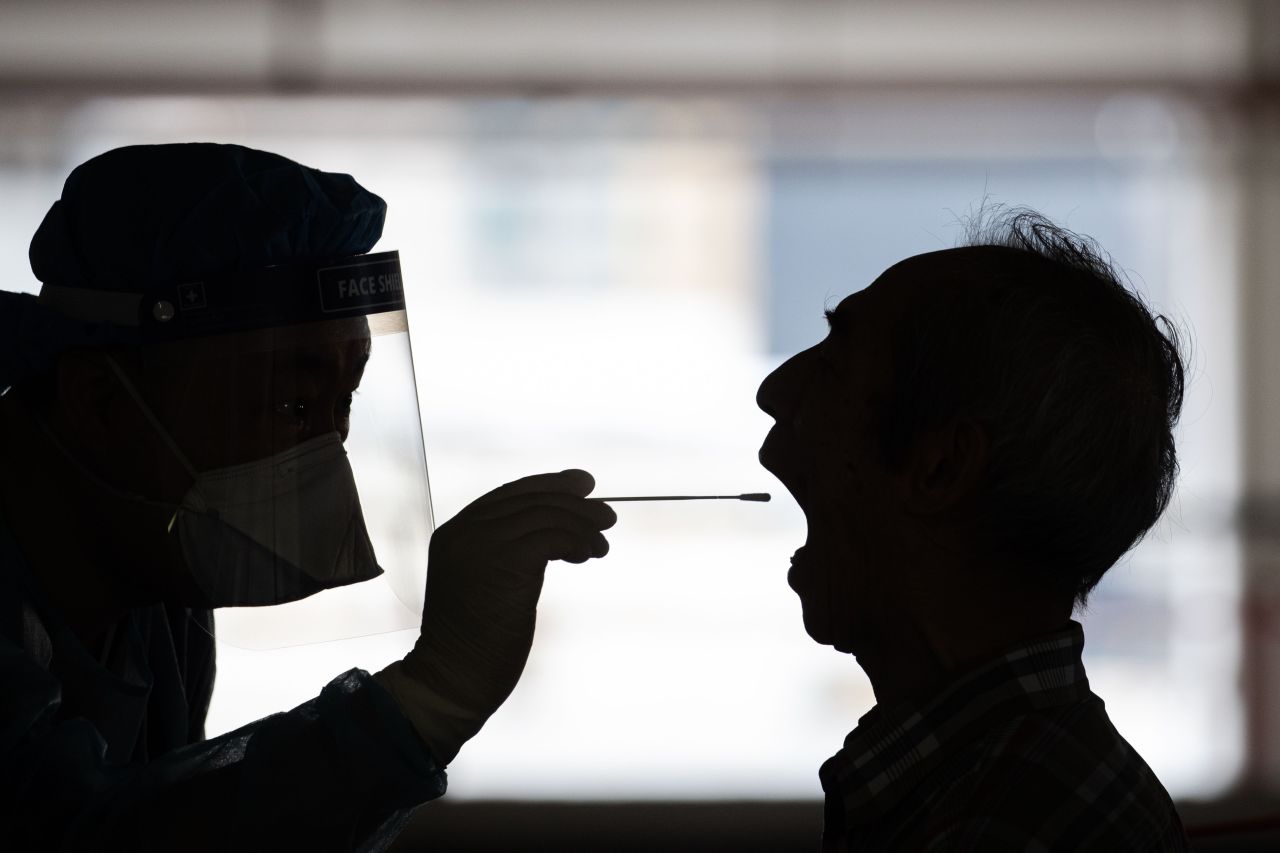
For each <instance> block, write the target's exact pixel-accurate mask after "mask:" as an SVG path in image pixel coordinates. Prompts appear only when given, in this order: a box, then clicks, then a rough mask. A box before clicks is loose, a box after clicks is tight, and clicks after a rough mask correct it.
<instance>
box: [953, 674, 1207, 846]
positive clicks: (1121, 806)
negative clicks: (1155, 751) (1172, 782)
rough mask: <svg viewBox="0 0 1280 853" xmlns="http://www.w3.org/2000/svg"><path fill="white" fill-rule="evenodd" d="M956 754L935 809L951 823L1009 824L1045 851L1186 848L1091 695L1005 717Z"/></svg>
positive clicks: (1143, 771)
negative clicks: (959, 764) (949, 778)
mask: <svg viewBox="0 0 1280 853" xmlns="http://www.w3.org/2000/svg"><path fill="white" fill-rule="evenodd" d="M956 759H957V760H958V761H960V762H963V763H967V770H961V771H960V772H956V773H954V774H953V775H952V778H953V779H954V780H955V783H954V784H953V785H951V786H949V788H948V790H947V791H946V792H945V793H944V794H943V795H942V796H941V797H940V798H939V802H938V803H937V808H938V811H939V813H940V814H949V815H951V816H953V818H954V819H955V820H956V824H955V825H957V826H959V825H961V824H969V825H973V823H974V822H975V821H976V822H978V823H986V824H988V825H991V826H1003V827H1006V829H1008V828H1013V827H1016V828H1018V829H1019V830H1020V831H1021V832H1022V833H1023V834H1024V835H1025V837H1027V838H1034V839H1037V840H1039V841H1040V842H1041V844H1043V845H1044V846H1045V849H1126V850H1181V849H1184V848H1183V846H1182V845H1183V844H1184V840H1183V839H1184V836H1183V831H1182V824H1181V822H1180V820H1179V819H1178V814H1177V811H1176V809H1175V808H1174V805H1173V801H1172V800H1171V799H1170V797H1169V794H1168V792H1167V791H1166V790H1165V788H1164V786H1163V785H1162V784H1161V783H1160V780H1159V779H1158V778H1157V777H1156V775H1155V773H1154V772H1153V771H1152V770H1151V768H1150V767H1149V766H1148V765H1147V763H1146V761H1144V760H1143V759H1142V756H1141V755H1139V754H1138V752H1137V750H1135V749H1134V748H1133V747H1132V746H1131V745H1130V744H1129V742H1128V741H1126V740H1125V739H1124V737H1123V736H1122V735H1121V734H1120V732H1119V731H1118V730H1117V729H1116V727H1115V726H1114V725H1113V724H1112V722H1111V719H1110V717H1108V716H1107V713H1106V710H1105V706H1104V704H1103V702H1102V700H1101V699H1100V698H1098V697H1097V696H1096V695H1094V694H1092V693H1090V694H1088V696H1087V697H1085V698H1083V699H1081V700H1079V701H1076V702H1072V703H1069V704H1063V705H1058V706H1054V707H1051V708H1045V709H1037V710H1034V711H1028V712H1026V713H1022V714H1018V715H1016V716H1013V717H1010V718H1008V719H1006V720H1003V721H1001V723H1000V724H998V725H996V726H994V727H993V728H992V729H991V730H990V731H988V732H987V733H985V735H984V736H983V737H982V738H980V739H979V740H977V741H975V742H974V743H972V744H969V745H967V746H966V748H965V749H963V750H961V751H959V752H958V753H957V755H956ZM956 769H957V770H959V768H956ZM1112 845H1119V846H1114V847H1112Z"/></svg>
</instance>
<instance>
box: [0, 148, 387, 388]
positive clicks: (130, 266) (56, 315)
mask: <svg viewBox="0 0 1280 853" xmlns="http://www.w3.org/2000/svg"><path fill="white" fill-rule="evenodd" d="M386 211H387V205H386V203H385V202H384V201H383V200H382V199H381V198H379V197H378V196H376V195H374V194H373V193H371V192H369V191H368V190H366V189H365V188H364V187H362V186H360V185H359V184H358V183H356V181H355V180H354V179H353V178H352V177H351V176H350V175H343V174H337V173H332V172H321V171H319V170H317V169H311V168H308V167H306V166H302V165H300V164H298V163H295V162H293V161H292V160H289V159H287V158H285V157H281V156H279V155H278V154H270V153H268V152H266V151H256V150H254V149H252V148H245V147H243V146H240V145H218V144H213V143H188V144H174V145H136V146H129V147H126V148H117V149H115V150H113V151H108V152H107V153H105V154H101V155H99V156H97V157H94V158H93V159H92V160H88V161H86V162H85V163H82V164H81V165H79V166H77V167H76V168H75V169H74V170H73V171H72V172H71V174H70V175H69V176H68V177H67V181H66V183H65V184H64V185H63V188H62V198H61V199H59V200H58V201H56V202H54V204H53V207H51V208H50V209H49V212H48V213H47V214H46V215H45V217H44V221H43V222H41V223H40V227H39V228H38V229H37V230H36V234H35V237H34V238H33V239H32V241H31V252H30V256H31V269H32V271H33V272H34V273H35V276H36V278H37V279H39V280H40V281H41V282H43V283H44V284H47V285H54V286H58V287H76V288H87V289H92V290H102V291H126V292H143V291H146V290H148V289H149V288H151V287H153V286H158V285H171V284H179V283H182V282H185V281H191V280H193V279H205V280H207V279H211V278H215V277H220V276H227V275H235V274H236V273H241V272H249V271H252V270H258V269H261V268H263V267H267V266H273V265H277V264H287V263H294V262H300V261H314V260H323V259H330V258H344V257H348V256H351V255H357V254H362V253H364V252H367V251H369V250H370V249H371V248H373V246H374V244H375V243H377V242H378V238H379V237H380V236H381V235H382V224H383V220H384V218H385V217H386ZM130 340H131V337H130V333H128V332H127V331H125V330H123V329H120V328H117V327H114V326H111V325H110V324H108V323H103V322H94V319H93V318H92V317H85V316H79V317H77V318H74V319H72V318H69V317H66V316H64V315H62V314H61V313H60V312H57V311H53V310H51V309H49V308H47V307H45V306H43V305H41V304H39V303H38V302H37V300H36V299H35V298H34V297H31V296H28V295H24V294H15V293H6V292H4V291H0V392H3V391H4V389H6V388H7V387H8V386H9V385H11V384H14V383H17V382H20V381H22V380H23V379H25V378H27V377H29V376H32V375H34V374H38V373H42V372H45V371H47V370H49V369H51V367H52V365H53V363H54V361H55V360H56V358H57V356H58V354H59V353H61V352H64V351H65V350H67V349H70V348H72V347H94V346H107V345H111V344H118V343H128V342H130Z"/></svg>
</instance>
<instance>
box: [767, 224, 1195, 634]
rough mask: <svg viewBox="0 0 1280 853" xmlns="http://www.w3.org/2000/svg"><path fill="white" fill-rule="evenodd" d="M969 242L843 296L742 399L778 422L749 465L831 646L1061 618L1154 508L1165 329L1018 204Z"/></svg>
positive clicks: (1166, 460) (1168, 427)
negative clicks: (900, 624) (1017, 615)
mask: <svg viewBox="0 0 1280 853" xmlns="http://www.w3.org/2000/svg"><path fill="white" fill-rule="evenodd" d="M969 242H970V245H968V246H966V247H964V248H957V249H951V250H946V251H939V252H932V253H929V254H924V255H918V256H916V257H912V258H908V259H907V260H904V261H902V262H900V263H898V264H896V265H894V266H893V267H891V268H890V269H888V270H887V271H885V272H884V273H883V274H882V275H881V276H880V277H879V278H877V279H876V280H875V281H874V282H873V283H872V284H871V285H870V286H869V287H867V288H866V289H864V290H862V291H859V292H857V293H854V294H853V295H851V296H849V297H847V298H846V299H844V300H843V301H841V302H840V304H839V305H838V307H837V308H836V309H835V310H834V311H829V312H828V319H829V321H830V333H829V334H828V335H827V337H826V338H825V339H824V340H823V341H821V342H820V343H818V344H817V345H815V346H814V347H812V348H810V349H807V350H805V351H803V352H801V353H799V354H798V355H796V356H794V357H793V358H791V359H790V360H788V361H787V362H786V363H784V364H783V365H782V366H781V367H779V368H778V369H777V370H776V371H774V372H773V373H772V374H771V375H770V376H768V377H767V378H766V379H765V380H764V382H763V383H762V384H761V386H760V389H759V393H758V395H757V402H758V404H759V406H760V408H761V409H763V410H764V411H765V412H766V413H768V414H769V415H771V416H772V417H773V418H774V420H775V421H776V423H775V425H774V427H773V428H772V429H771V430H770V432H769V434H768V436H767V438H766V439H765V441H764V444H763V446H762V447H761V450H760V459H761V462H762V464H763V465H764V466H765V467H766V468H768V469H769V470H770V471H771V472H773V473H774V474H775V475H776V476H777V477H778V478H779V480H781V481H782V483H783V484H784V485H785V486H786V487H787V489H788V490H789V491H790V492H791V494H792V495H793V496H794V497H795V499H796V501H797V502H798V504H799V505H800V507H801V509H802V510H803V512H804V514H805V517H806V521H807V524H808V538H807V540H806V542H805V545H804V547H802V548H801V549H799V550H798V551H797V552H796V555H795V557H794V558H793V565H792V569H791V571H790V573H789V576H788V577H789V582H790V584H791V586H792V588H793V589H794V590H795V591H796V592H797V594H798V595H799V597H800V600H801V603H802V606H803V609H804V619H805V625H806V628H807V630H808V631H809V633H810V635H811V636H812V637H813V638H814V639H815V640H817V641H818V642H821V643H825V644H830V645H833V646H835V647H836V648H837V649H840V650H841V651H848V652H855V653H856V652H857V651H858V649H859V648H860V647H862V646H865V644H866V643H867V642H868V641H870V638H873V637H875V636H880V635H881V634H882V633H883V632H882V630H881V629H882V628H883V627H884V625H885V624H886V622H887V621H892V620H900V619H903V618H909V619H914V620H928V619H930V618H933V615H934V614H937V613H940V612H943V611H956V610H960V609H964V608H966V607H968V606H970V605H971V604H976V603H978V602H991V601H998V602H1002V603H1006V604H1008V606H1009V607H1010V608H1017V607H1018V602H1020V601H1028V602H1030V601H1033V600H1034V601H1038V602H1049V604H1050V605H1051V606H1060V607H1061V609H1062V610H1063V611H1064V612H1065V613H1069V612H1070V610H1071V607H1072V605H1073V603H1082V602H1083V601H1084V600H1085V598H1086V596H1087V595H1088V593H1089V591H1090V590H1091V589H1093V587H1094V586H1095V585H1096V584H1097V583H1098V581H1099V579H1100V578H1101V577H1102V575H1103V573H1104V572H1106V570H1107V569H1108V568H1109V567H1110V566H1112V565H1113V564H1114V563H1115V562H1116V560H1118V559H1119V558H1120V556H1121V555H1123V554H1124V553H1125V552H1126V551H1127V550H1129V548H1131V547H1132V546H1133V545H1134V544H1135V543H1136V542H1137V541H1138V540H1139V539H1140V538H1141V537H1142V536H1143V535H1144V534H1145V532H1146V531H1147V530H1148V529H1149V528H1150V527H1151V526H1152V525H1153V524H1154V523H1155V521H1156V520H1157V518H1158V517H1159V516H1160V514H1161V512H1162V511H1163V510H1164V508H1165V506H1166V505H1167V503H1168V501H1169V498H1170V494H1171V491H1172V488H1173V483H1174V479H1175V476H1176V472H1177V461H1176V456H1175V451H1174V441H1173V428H1174V426H1175V424H1176V422H1177V418H1178V415H1179V412H1180V409H1181V405H1182V394H1183V373H1184V366H1183V355H1182V353H1181V351H1180V345H1179V340H1178V336H1177V334H1176V332H1175V331H1174V329H1173V328H1172V326H1171V324H1170V323H1169V322H1168V321H1167V320H1166V319H1165V318H1163V317H1158V316H1153V314H1152V313H1151V311H1150V310H1149V309H1148V308H1147V307H1146V305H1145V304H1144V303H1143V301H1142V300H1141V299H1140V298H1139V297H1138V296H1136V295H1135V294H1133V293H1132V292H1130V291H1129V290H1127V289H1126V288H1125V286H1124V285H1123V284H1122V283H1121V281H1120V279H1119V277H1118V275H1117V274H1116V272H1115V271H1114V270H1113V269H1112V267H1111V266H1110V264H1109V262H1108V261H1107V260H1105V256H1104V255H1103V253H1102V252H1101V250H1100V249H1099V248H1098V247H1097V246H1096V244H1094V243H1093V242H1092V241H1090V240H1088V239H1087V238H1083V237H1079V236H1077V235H1074V234H1072V233H1070V232H1068V231H1065V230H1062V229H1060V228H1057V227H1055V226H1054V225H1053V224H1051V223H1050V222H1048V221H1046V220H1045V219H1044V218H1042V217H1040V216H1038V215H1036V214H1034V213H1032V212H1030V211H1025V210H1015V211H1012V212H1008V213H1004V214H1002V215H998V216H996V217H995V218H994V219H991V220H989V221H987V222H985V223H982V222H979V224H978V225H976V226H975V227H974V228H973V231H972V233H971V235H970V241H969ZM1055 603H1056V604H1055ZM996 612H998V613H999V612H1006V611H1000V610H998V609H997V611H996ZM1064 618H1065V616H1064Z"/></svg>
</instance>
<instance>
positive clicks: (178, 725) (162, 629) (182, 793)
mask: <svg viewBox="0 0 1280 853" xmlns="http://www.w3.org/2000/svg"><path fill="white" fill-rule="evenodd" d="M385 213H386V205H385V204H384V202H383V201H382V199H380V198H378V197H377V196H376V195H373V194H372V193H370V192H368V191H367V190H365V189H364V188H363V187H361V186H360V185H359V184H357V183H356V182H355V181H354V180H353V179H352V178H351V177H350V176H348V175H343V174H334V173H327V172H321V171H318V170H315V169H310V168H307V167H304V166H301V165H299V164H297V163H294V162H292V161H290V160H287V159H285V158H284V157H280V156H277V155H274V154H269V153H267V152H263V151H254V150H251V149H247V148H242V147H239V146H234V145H212V144H191V145H162V146H137V147H130V148H122V149H117V150H115V151H110V152H107V153H106V154H103V155H101V156H99V157H95V158H94V159H92V160H90V161H88V162H87V163H84V164H82V165H81V166H79V167H77V168H76V169H75V170H74V171H73V172H72V173H71V176H70V177H69V178H68V179H67V182H66V185H65V187H64V189H63V193H62V198H61V199H60V200H59V201H57V202H56V203H55V204H54V205H53V207H52V208H51V209H50V211H49V213H48V215H47V216H46V217H45V220H44V222H43V223H42V224H41V226H40V229H39V230H38V231H37V233H36V236H35V239H34V240H33V241H32V244H31V262H32V268H33V271H34V272H35V274H36V277H37V278H38V279H40V281H41V282H43V287H42V289H41V292H40V296H39V298H36V297H33V296H30V295H25V294H15V293H6V292H0V395H3V396H0V461H2V462H3V468H4V474H3V476H0V676H2V677H3V684H4V691H3V694H2V695H3V699H0V823H2V824H3V826H4V833H3V837H4V846H5V849H7V850H23V851H35V850H64V851H67V850H133V851H140V850H157V851H160V850H165V851H171V850H183V851H205V850H235V851H248V850H308V851H335V853H336V851H348V850H357V849H361V850H363V849H379V850H381V849H385V847H386V846H387V844H389V842H390V839H391V838H393V837H394V836H395V835H396V833H397V832H398V831H399V829H400V828H401V827H402V826H403V825H404V823H405V821H406V820H407V819H408V816H409V814H410V810H411V809H412V808H413V807H414V806H416V805H418V804H419V803H422V802H424V801H426V800H429V799H431V798H433V797H437V796H439V795H440V794H442V793H443V792H444V789H445V772H444V768H445V766H446V765H447V764H449V763H450V762H451V761H452V760H453V758H454V756H455V755H456V754H457V752H458V750H459V749H460V748H461V747H462V745H463V744H464V743H465V742H466V741H467V740H468V739H469V738H470V737H472V736H473V735H475V734H476V732H477V731H479V729H480V727H481V726H482V725H484V723H485V721H486V720H487V719H488V717H489V716H490V715H491V714H492V713H493V712H494V711H496V710H497V708H498V706H500V705H501V704H502V703H503V701H504V700H505V699H506V697H507V695H508V694H509V693H510V692H511V690H512V689H513V688H514V687H515V685H516V682H517V680H518V679H519V678H520V675H521V672H522V670H523V668H524V664H525V660H526V657H527V655H528V654H529V649H530V644H531V642H532V639H533V625H534V615H535V609H536V606H537V602H538V598H539V594H540V591H541V588H542V579H543V572H544V571H545V569H546V565H547V562H548V561H549V560H556V559H563V560H569V561H573V562H584V561H586V560H587V559H589V558H591V557H600V556H603V555H604V554H605V552H606V551H607V550H608V543H607V542H606V541H605V539H604V537H603V535H602V534H601V530H603V529H605V528H607V527H609V526H610V525H611V524H612V523H613V521H614V520H615V516H614V514H613V511H612V510H611V509H609V508H608V507H607V506H606V505H604V504H603V503H600V502H598V501H591V500H588V499H587V498H586V495H587V494H588V493H589V492H590V491H591V489H592V488H593V485H594V484H593V481H592V479H591V477H590V475H588V474H587V473H586V472H585V471H577V470H571V471H564V472H560V473H556V474H545V475H539V476H536V477H527V478H524V479H522V480H517V481H516V482H514V483H509V484H507V485H505V486H503V487H501V488H499V489H496V490H495V491H493V492H491V493H489V494H488V495H486V496H484V497H482V498H480V499H479V500H477V501H476V502H474V503H473V504H471V505H470V506H468V507H466V508H465V509H463V510H462V512H460V513H459V514H458V515H457V516H455V517H454V518H453V519H451V520H450V521H449V522H447V523H446V524H444V525H443V526H441V528H440V529H439V530H437V531H436V533H435V535H434V537H432V538H431V544H430V574H429V581H428V582H427V583H426V590H425V605H424V606H423V611H422V623H421V624H422V627H421V633H420V636H419V639H418V641H417V643H416V645H415V646H414V648H413V650H412V651H411V652H410V653H409V654H408V655H406V656H405V658H404V659H403V660H401V661H398V662H396V663H393V664H392V665H391V666H389V667H387V668H385V669H383V670H381V671H380V672H377V673H375V674H372V675H371V674H370V673H368V672H366V671H364V670H362V669H351V670H349V671H347V672H345V673H341V674H339V673H334V675H335V677H334V678H333V679H332V681H330V683H329V684H328V685H327V686H323V685H316V688H317V690H318V695H316V697H315V698H314V699H312V700H310V701H308V702H306V703H304V704H302V705H301V706H299V707H297V708H295V709H293V710H287V709H282V711H283V712H282V713H279V714H274V715H272V716H269V717H266V718H264V719H262V720H259V721H257V722H255V723H251V724H249V725H247V726H244V727H242V728H240V729H238V730H237V731H234V732H230V733H227V734H224V735H221V736H219V737H216V738H212V739H206V738H205V733H204V722H205V716H206V713H207V711H208V708H209V699H210V694H211V692H212V689H213V682H214V645H213V641H212V638H213V633H214V632H213V620H212V614H211V612H210V611H211V609H212V608H217V607H232V606H257V607H264V606H268V605H276V604H283V603H287V602H292V601H297V600H299V599H302V598H306V597H308V596H311V595H312V594H314V593H317V592H320V591H322V590H327V589H331V588H334V587H339V586H346V585H349V584H355V583H360V582H364V581H370V580H373V579H375V578H377V577H378V576H379V575H381V574H383V573H384V569H386V568H387V567H390V566H392V563H391V562H389V561H388V555H390V559H391V560H393V561H399V562H405V560H404V559H402V557H403V555H406V554H407V555H408V559H407V561H408V562H409V563H415V562H419V560H418V557H419V556H420V557H421V558H422V559H425V557H426V544H427V543H426V539H427V536H428V535H429V533H430V530H429V527H428V525H429V523H430V521H429V518H426V517H423V516H427V515H428V514H429V512H430V507H429V504H428V503H426V500H425V489H426V481H425V470H424V469H423V467H422V466H423V461H422V459H421V440H420V436H418V433H417V430H418V418H417V407H416V404H415V403H414V401H415V399H416V398H415V389H414V386H413V384H412V378H411V377H412V370H411V365H410V364H409V362H408V341H407V323H406V321H405V304H404V298H403V292H402V287H401V278H400V268H399V260H398V256H397V255H396V253H394V252H381V253H377V254H375V255H370V254H367V253H368V252H369V250H370V249H371V248H372V247H373V245H374V243H376V242H377V240H378V237H379V235H380V234H381V231H382V223H383V217H384V215H385ZM397 359H399V361H397ZM397 366H398V367H399V373H395V372H388V368H392V369H394V368H396V367H397ZM362 389H363V391H364V392H365V393H364V395H363V396H362V397H360V398H357V397H356V395H358V394H361V391H362ZM378 389H381V391H380V392H379V390H378ZM379 393H381V395H382V397H383V398H388V397H389V398H390V399H391V400H392V402H393V403H395V406H396V410H398V411H405V410H406V406H405V403H406V401H407V402H408V407H407V410H409V415H410V416H409V418H408V419H407V421H403V422H400V423H398V424H389V423H387V421H388V418H386V417H382V416H380V415H381V413H380V412H372V413H369V412H366V411H363V410H365V409H367V408H368V407H369V406H370V405H372V403H373V400H371V397H372V398H376V397H377V395H378V394H379ZM361 416H363V419H362V420H361V424H362V426H359V427H357V426H355V425H354V424H355V423H356V421H357V419H358V418H360V417H361ZM392 427H396V428H399V431H398V432H396V431H393V430H392ZM362 431H363V432H365V433H368V434H367V435H361V432H362ZM405 436H408V438H409V439H415V438H416V439H417V440H416V443H415V441H412V440H410V441H406V440H405ZM357 439H360V440H362V441H364V443H365V446H366V447H369V446H374V445H377V446H387V447H393V448H394V447H399V448H402V450H401V451H398V452H399V454H400V455H399V456H398V457H396V458H397V460H398V461H397V464H396V467H397V468H398V469H399V473H400V478H399V479H398V480H397V479H395V478H390V477H380V476H378V474H379V472H378V471H376V470H375V471H371V472H368V473H367V476H366V479H364V481H363V482H364V484H365V485H368V484H370V483H373V484H375V485H376V486H377V487H378V490H379V492H380V493H381V494H380V496H379V497H380V500H381V503H380V504H379V506H382V507H390V508H391V509H393V510H395V511H396V512H397V513H399V515H397V516H396V523H395V525H394V530H392V534H394V535H389V536H386V537H383V538H382V539H381V540H380V541H375V539H378V537H376V536H373V535H371V533H370V530H371V529H372V526H366V520H365V515H364V513H363V511H362V508H361V502H360V495H359V494H358V492H357V489H356V480H355V477H354V472H353V469H352V466H353V461H352V460H354V464H355V465H357V466H360V465H362V464H363V463H362V462H361V460H360V459H359V458H358V454H355V453H353V454H352V458H351V459H349V458H348V453H347V448H348V446H349V445H350V443H351V441H355V440H357ZM415 450H416V453H415ZM399 460H402V461H399ZM415 475H416V479H415ZM401 482H407V483H408V484H409V485H410V487H413V486H414V484H415V483H416V484H417V488H416V491H415V489H414V488H410V489H409V490H408V491H407V492H404V493H401V492H398V491H395V490H394V489H393V488H392V487H393V486H395V485H396V484H397V483H401ZM389 491H390V492H391V493H390V494H388V493H387V492H389ZM419 534H421V535H419ZM419 552H421V553H419ZM411 568H412V567H411ZM419 568H420V566H419ZM411 573H412V572H411ZM413 592H417V593H421V592H422V587H421V586H419V587H417V589H416V590H411V591H410V595H412V593H413ZM387 604H392V602H387ZM365 609H366V610H368V609H369V608H365ZM381 609H382V608H381V607H380V608H378V610H379V611H381ZM342 612H343V615H344V616H346V615H348V614H350V616H351V618H359V617H360V615H361V613H362V612H363V611H361V609H360V608H359V607H344V608H343V609H342ZM321 687H323V689H319V688H321Z"/></svg>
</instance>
